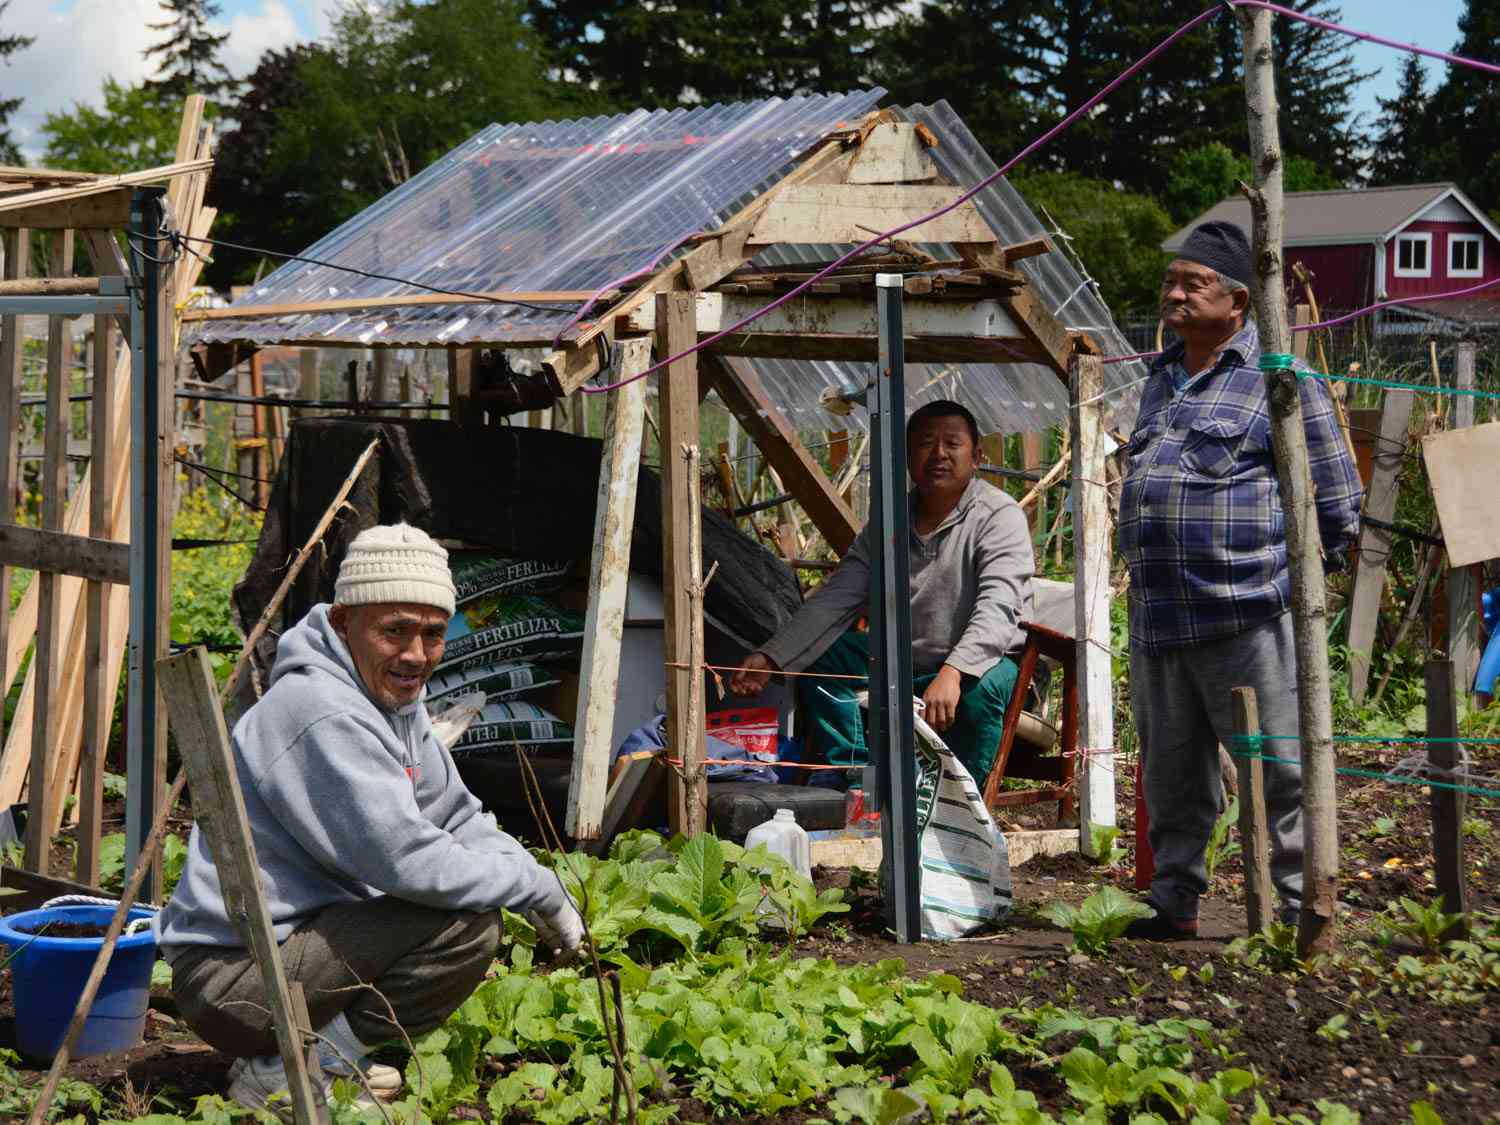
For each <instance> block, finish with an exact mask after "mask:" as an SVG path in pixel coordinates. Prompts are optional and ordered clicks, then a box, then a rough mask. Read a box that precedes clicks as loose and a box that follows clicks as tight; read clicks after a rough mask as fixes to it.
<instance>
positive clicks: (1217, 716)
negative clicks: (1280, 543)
mask: <svg viewBox="0 0 1500 1125" xmlns="http://www.w3.org/2000/svg"><path fill="white" fill-rule="evenodd" d="M1237 687H1248V688H1254V689H1255V697H1256V703H1257V705H1258V706H1259V709H1260V727H1261V733H1262V734H1268V735H1295V734H1296V733H1297V659H1296V653H1295V650H1294V649H1293V647H1292V615H1291V614H1290V613H1284V614H1282V615H1281V616H1280V617H1277V618H1275V619H1274V620H1272V621H1267V622H1265V623H1264V624H1261V625H1256V626H1254V627H1253V628H1250V629H1247V630H1246V631H1245V632H1243V633H1240V634H1238V635H1236V636H1233V637H1230V638H1228V639H1227V640H1222V641H1212V642H1210V643H1208V644H1202V645H1194V646H1192V647H1190V648H1180V649H1172V650H1169V651H1167V652H1163V653H1158V654H1155V655H1152V654H1150V653H1147V652H1145V651H1144V649H1142V648H1141V647H1140V646H1138V645H1132V646H1131V650H1130V706H1131V710H1132V711H1133V712H1134V713H1135V726H1136V730H1137V732H1138V733H1139V735H1140V740H1141V756H1142V766H1143V774H1144V777H1145V788H1146V810H1147V812H1148V813H1149V815H1150V818H1151V829H1150V835H1149V839H1150V841H1151V850H1152V852H1153V853H1154V856H1155V860H1156V874H1155V876H1154V877H1153V878H1152V880H1151V901H1152V903H1153V904H1154V905H1155V906H1156V907H1157V909H1158V910H1159V911H1161V912H1162V913H1163V914H1166V915H1167V916H1168V917H1170V918H1174V919H1178V920H1184V921H1185V920H1188V919H1194V918H1197V917H1198V897H1199V896H1200V895H1202V894H1203V893H1205V892H1206V891H1207V890H1208V873H1207V870H1206V868H1205V866H1204V862H1203V856H1204V852H1205V851H1206V849H1207V847H1208V839H1209V836H1210V834H1211V833H1212V831H1213V826H1214V821H1215V820H1216V819H1218V816H1219V812H1220V806H1221V804H1222V796H1221V794H1222V792H1223V788H1222V784H1223V783H1222V779H1221V777H1220V771H1219V744H1220V743H1221V742H1222V743H1223V744H1224V745H1225V746H1228V747H1230V749H1231V750H1233V749H1234V742H1233V736H1234V719H1233V714H1232V711H1231V706H1230V695H1229V693H1230V691H1231V689H1233V688H1237ZM1266 745H1267V746H1268V747H1269V749H1267V750H1266V755H1267V757H1270V756H1272V755H1274V756H1276V757H1279V758H1286V759H1292V760H1290V761H1286V762H1269V761H1268V762H1263V763H1262V765H1263V766H1264V767H1265V784H1266V820H1267V821H1268V822H1269V828H1270V837H1271V880H1272V882H1274V883H1275V884H1276V889H1277V890H1278V891H1279V892H1280V895H1281V901H1282V906H1283V908H1284V909H1285V908H1287V907H1298V906H1300V905H1301V903H1302V765H1301V762H1300V760H1299V759H1300V757H1301V747H1300V744H1299V743H1297V742H1295V741H1286V742H1280V741H1277V742H1270V743H1267V744H1266Z"/></svg>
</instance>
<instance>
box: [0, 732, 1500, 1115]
mask: <svg viewBox="0 0 1500 1125" xmlns="http://www.w3.org/2000/svg"><path fill="white" fill-rule="evenodd" d="M1475 759H1476V761H1475V767H1474V768H1475V772H1476V774H1479V775H1484V776H1494V775H1496V774H1500V748H1496V747H1493V746H1487V747H1482V748H1479V752H1477V753H1475ZM1340 764H1341V765H1344V766H1353V767H1356V768H1362V769H1378V768H1382V767H1384V768H1389V766H1390V764H1391V763H1390V762H1389V761H1388V760H1385V759H1382V758H1377V757H1375V756H1373V755H1370V754H1359V753H1355V752H1350V753H1341V755H1340ZM1122 782H1123V784H1122V786H1121V792H1120V812H1121V821H1122V828H1123V831H1122V834H1121V838H1120V840H1119V844H1120V845H1121V846H1122V847H1123V849H1124V851H1125V856H1124V858H1123V859H1122V860H1121V862H1120V863H1118V864H1117V865H1115V866H1113V867H1102V866H1098V865H1094V864H1091V863H1089V862H1087V861H1085V860H1084V859H1082V858H1081V857H1079V856H1076V855H1071V856H1064V857H1060V858H1051V859H1049V858H1038V859H1034V860H1032V861H1030V862H1028V863H1027V864H1025V865H1024V866H1022V867H1019V868H1017V869H1016V870H1015V873H1014V875H1015V901H1016V911H1015V913H1014V914H1013V916H1012V918H1011V920H1010V923H1009V924H1008V925H1007V926H1006V927H1005V928H1004V930H1002V931H1001V932H999V933H997V934H994V935H987V936H984V937H981V938H978V939H975V940H971V941H962V942H952V943H933V942H921V943H917V944H913V945H899V944H897V943H896V942H895V941H894V940H892V937H891V935H890V934H889V933H888V932H886V930H885V929H884V921H883V916H882V913H881V910H880V904H879V903H878V901H877V900H876V898H875V896H874V892H873V889H872V888H871V887H870V885H869V884H870V880H869V879H868V878H860V877H858V876H856V877H855V878H854V879H853V880H851V876H850V873H849V872H847V871H836V872H835V871H826V872H825V871H819V872H816V873H815V874H816V876H817V878H816V881H817V882H818V883H819V885H820V886H843V887H846V888H848V894H849V897H850V900H851V903H852V906H853V909H852V910H851V912H850V913H849V914H845V915H841V916H838V917H837V918H835V919H834V920H833V921H834V924H833V925H829V926H826V927H824V928H823V929H821V930H820V931H817V932H815V933H814V934H813V935H811V936H809V937H807V938H804V939H802V940H800V941H798V942H796V943H794V947H793V948H794V952H796V953H797V954H798V955H801V956H817V957H828V958H831V959H833V960H835V961H837V962H840V963H853V962H866V961H875V960H881V959H884V958H890V957H900V958H903V959H904V960H905V961H906V964H907V966H908V969H909V971H910V972H911V973H912V974H913V975H915V976H922V975H925V974H927V973H930V972H939V971H941V972H946V973H951V974H953V975H955V976H957V977H958V978H959V980H960V981H961V982H962V983H963V985H964V994H965V996H967V997H968V998H969V999H971V1000H977V1001H980V1002H983V1003H987V1004H991V1005H994V1006H996V1007H1020V1008H1034V1007H1036V1006H1039V1005H1042V1004H1047V1003H1051V1004H1056V1005H1059V1006H1066V1007H1071V1008H1074V1009H1077V1010H1080V1011H1082V1012H1086V1013H1092V1014H1095V1015H1099V1016H1133V1017H1134V1018H1136V1019H1138V1020H1141V1021H1143V1022H1144V1021H1152V1020H1159V1019H1165V1018H1169V1017H1187V1018H1191V1017H1196V1018H1202V1019H1205V1020H1208V1021H1210V1022H1211V1023H1213V1024H1214V1026H1215V1027H1216V1028H1219V1029H1220V1030H1221V1032H1222V1035H1223V1038H1222V1044H1223V1048H1222V1049H1223V1051H1224V1052H1226V1053H1227V1054H1228V1055H1229V1058H1228V1060H1227V1061H1225V1060H1222V1059H1215V1058H1213V1057H1212V1056H1211V1055H1209V1053H1208V1052H1207V1051H1205V1050H1203V1049H1199V1050H1198V1051H1197V1052H1196V1054H1197V1059H1198V1063H1199V1065H1200V1066H1201V1067H1202V1068H1203V1072H1204V1073H1207V1072H1210V1071H1212V1070H1214V1069H1218V1068H1220V1067H1223V1066H1240V1067H1245V1068H1247V1069H1253V1070H1254V1071H1255V1072H1256V1073H1257V1074H1258V1075H1259V1076H1260V1077H1261V1078H1262V1080H1263V1081H1264V1083H1265V1085H1264V1088H1263V1090H1262V1094H1263V1096H1264V1097H1265V1098H1266V1101H1267V1103H1268V1104H1269V1105H1270V1106H1271V1108H1272V1109H1273V1110H1274V1111H1275V1112H1277V1113H1284V1114H1289V1113H1294V1112H1302V1113H1306V1114H1309V1115H1310V1116H1311V1117H1312V1118H1313V1120H1317V1119H1318V1117H1319V1114H1318V1113H1317V1112H1316V1110H1315V1103H1316V1102H1317V1101H1319V1100H1322V1099H1331V1100H1334V1101H1340V1102H1343V1103H1344V1104H1346V1105H1348V1106H1350V1107H1352V1108H1354V1109H1356V1110H1358V1111H1359V1112H1360V1113H1361V1114H1362V1115H1363V1117H1364V1120H1365V1121H1366V1122H1371V1123H1373V1122H1384V1121H1406V1120H1409V1118H1410V1108H1409V1107H1410V1105H1411V1103H1412V1102H1414V1101H1417V1100H1426V1101H1428V1102H1431V1103H1432V1105H1433V1106H1434V1108H1436V1110H1437V1111H1438V1113H1439V1114H1440V1115H1441V1116H1442V1118H1443V1119H1444V1120H1445V1121H1448V1122H1460V1121H1462V1122H1469V1121H1477V1122H1500V993H1497V992H1490V993H1487V994H1485V995H1484V996H1483V997H1481V999H1480V1000H1479V1001H1477V1002H1473V1003H1466V1004H1456V1005H1445V1004H1442V1003H1439V1002H1438V1001H1437V1000H1435V999H1434V998H1432V997H1431V996H1429V995H1425V994H1423V995H1415V996H1413V995H1393V994H1392V993H1390V992H1389V991H1387V990H1385V989H1378V988H1374V987H1372V984H1371V982H1370V980H1369V979H1368V978H1363V977H1357V976H1355V975H1354V974H1353V973H1352V972H1350V971H1349V970H1347V969H1335V970H1325V971H1323V972H1321V973H1317V974H1310V975H1303V976H1296V977H1294V976H1289V975H1278V974H1274V973H1269V972H1265V971H1262V970H1258V969H1250V968H1246V967H1244V966H1242V965H1241V964H1240V962H1239V961H1238V960H1237V959H1236V958H1234V957H1231V956H1226V954H1225V947H1226V946H1227V944H1228V943H1229V942H1230V941H1231V940H1232V939H1234V938H1235V937H1238V936H1241V935H1243V934H1244V932H1245V916H1244V905H1243V904H1244V890H1243V874H1242V868H1241V866H1240V862H1239V858H1238V856H1237V855H1231V856H1228V857H1226V858H1225V859H1224V860H1223V861H1222V862H1221V863H1220V864H1219V866H1218V870H1217V872H1216V875H1215V879H1214V884H1213V888H1212V891H1211V893H1210V895H1209V896H1208V897H1207V898H1205V899H1204V901H1203V904H1202V914H1201V917H1200V930H1199V935H1198V937H1197V938H1196V939H1195V940H1192V941H1183V942H1174V943H1170V944H1163V943H1149V942H1129V941H1123V940H1122V941H1119V942H1116V943H1115V945H1114V946H1113V948H1112V949H1111V951H1110V953H1109V955H1108V957H1107V958H1102V959H1096V960H1090V959H1087V958H1083V957H1081V956H1079V955H1075V954H1073V953H1072V952H1071V950H1070V948H1069V944H1070V941H1071V935H1070V934H1067V933H1065V932H1063V931H1060V930H1058V929H1057V928H1055V927H1054V926H1052V925H1050V924H1049V923H1047V922H1045V921H1043V920H1042V919H1041V918H1040V915H1039V914H1038V908H1039V907H1040V906H1041V905H1042V904H1044V903H1046V902H1048V901H1052V900H1056V899H1063V900H1066V901H1070V902H1079V901H1081V900H1082V899H1084V898H1086V897H1087V896H1088V895H1089V894H1091V893H1093V892H1094V891H1095V890H1097V889H1098V888H1099V887H1100V886H1101V885H1103V884H1105V883H1113V884H1115V885H1117V886H1119V887H1121V888H1122V889H1125V890H1132V889H1133V878H1132V873H1133V865H1134V859H1133V851H1134V840H1133V827H1134V826H1133V820H1132V811H1133V793H1132V792H1131V787H1130V779H1129V777H1128V775H1127V776H1125V777H1123V778H1122ZM1338 808H1339V830H1340V846H1341V863H1342V867H1343V871H1342V877H1341V882H1340V902H1341V907H1342V909H1341V914H1340V936H1341V939H1345V940H1346V941H1347V939H1351V938H1352V937H1354V936H1355V935H1356V934H1357V933H1359V932H1362V931H1363V932H1368V929H1369V927H1370V924H1371V921H1372V919H1373V918H1374V916H1375V915H1376V914H1378V913H1380V912H1381V911H1383V910H1384V909H1385V908H1386V906H1387V905H1388V904H1390V903H1392V902H1394V901H1395V900H1397V899H1399V898H1401V897H1408V898H1411V899H1414V900H1416V901H1418V902H1421V903H1427V902H1429V901H1431V900H1432V898H1433V897H1434V894H1435V886H1434V875H1433V859H1432V847H1431V836H1430V832H1431V820H1430V816H1429V812H1428V799H1427V794H1426V791H1425V790H1423V789H1422V788H1420V787H1418V786H1411V785H1392V784H1389V783H1383V782H1380V781H1376V780H1373V779H1363V778H1352V777H1348V776H1342V775H1341V776H1340V778H1339V806H1338ZM1022 815H1023V816H1024V817H1025V819H1026V820H1028V821H1036V820H1038V817H1039V815H1044V814H1039V813H1038V812H1037V809H1035V808H1034V809H1031V810H1027V811H1026V812H1025V813H1024V814H1022ZM1466 815H1467V818H1468V825H1469V828H1468V831H1467V832H1466V834H1465V839H1464V848H1465V860H1466V862H1465V868H1466V874H1467V877H1468V892H1469V902H1470V906H1471V908H1473V909H1481V910H1489V911H1495V910H1497V909H1500V830H1497V829H1500V814H1497V811H1496V803H1495V802H1494V801H1492V800H1487V799H1473V800H1471V801H1470V804H1469V808H1468V811H1467V814H1466ZM1028 826H1038V825H1036V824H1030V825H1028ZM175 827H178V826H177V825H175V824H174V828H175ZM181 827H182V828H183V829H184V830H185V828H186V822H184V823H183V824H182V825H181ZM851 882H853V883H854V884H855V885H854V886H852V887H851V885H850V884H851ZM768 940H774V939H768ZM1376 983H1378V982H1376ZM1372 992H1373V993H1376V994H1375V995H1374V996H1373V997H1372V995H1371V993H1372ZM1338 1015H1342V1016H1344V1017H1346V1021H1347V1022H1345V1023H1344V1025H1343V1027H1342V1031H1343V1032H1344V1033H1345V1035H1346V1036H1347V1037H1346V1038H1342V1039H1340V1038H1338V1037H1337V1036H1336V1035H1333V1036H1331V1037H1330V1036H1325V1035H1319V1034H1318V1031H1319V1029H1320V1028H1327V1026H1328V1024H1329V1021H1330V1020H1331V1019H1332V1018H1333V1017H1334V1016H1338ZM14 1035H15V1024H14V1008H13V1005H12V1002H11V996H10V981H9V973H8V972H0V1047H9V1046H13V1045H14V1042H15V1038H14ZM1417 1041H1420V1047H1416V1043H1417ZM1052 1046H1053V1047H1055V1052H1056V1053H1057V1054H1061V1053H1063V1052H1065V1051H1066V1050H1067V1049H1068V1048H1069V1047H1071V1046H1072V1043H1071V1042H1070V1041H1069V1040H1067V1039H1065V1038H1060V1039H1058V1040H1054V1041H1053V1043H1052ZM230 1061H231V1060H230V1059H229V1058H228V1057H226V1056H223V1055H220V1054H218V1053H217V1052H215V1051H213V1050H212V1049H211V1048H209V1047H207V1046H206V1045H205V1044H203V1043H202V1042H201V1041H199V1040H198V1039H197V1038H196V1037H195V1036H194V1035H193V1034H192V1032H191V1031H190V1030H188V1029H187V1028H186V1026H185V1025H183V1024H182V1023H180V1022H179V1021H178V1019H177V1018H176V1009H175V1006H174V1005H173V1002H172V999H171V996H170V995H169V994H167V993H165V992H163V991H161V990H156V991H155V992H153V995H152V1000H151V1012H150V1018H149V1019H148V1021H147V1025H146V1033H145V1042H144V1043H143V1045H142V1046H140V1047H137V1048H134V1049H133V1050H131V1051H128V1052H124V1053H121V1054H115V1055H107V1056H102V1057H98V1058H90V1059H81V1060H77V1061H75V1062H74V1063H73V1064H72V1065H71V1066H69V1068H68V1071H67V1073H68V1075H69V1076H70V1077H73V1078H78V1079H82V1080H85V1081H87V1082H90V1083H93V1084H94V1085H96V1086H99V1087H100V1088H102V1089H103V1090H104V1091H105V1094H106V1097H107V1098H108V1099H109V1100H110V1103H111V1104H112V1107H113V1108H112V1111H111V1112H112V1114H113V1115H115V1116H134V1115H137V1114H144V1113H147V1112H163V1111H165V1110H167V1109H168V1108H169V1106H175V1107H178V1108H179V1109H180V1110H181V1111H183V1112H186V1111H189V1110H190V1108H191V1106H192V1103H193V1100H194V1099H195V1098H196V1097H197V1096H198V1095H200V1094H204V1093H211V1092H221V1091H222V1090H223V1089H224V1088H225V1086H226V1085H227V1077H226V1075H227V1071H228V1068H229V1064H230ZM397 1061H399V1060H397ZM45 1069H46V1068H45V1066H38V1065H36V1064H34V1063H31V1062H29V1061H28V1062H23V1063H22V1064H21V1066H20V1067H19V1070H20V1071H21V1073H22V1075H23V1076H24V1078H25V1080H28V1081H39V1080H40V1078H41V1077H42V1075H43V1074H44V1073H45ZM1011 1069H1012V1072H1013V1073H1014V1075H1015V1078H1016V1081H1017V1083H1018V1085H1020V1086H1021V1087H1022V1088H1023V1089H1028V1090H1030V1091H1031V1092H1032V1093H1034V1094H1035V1095H1036V1096H1037V1098H1038V1099H1039V1100H1040V1102H1041V1104H1042V1106H1043V1108H1044V1109H1047V1110H1048V1111H1049V1112H1053V1113H1056V1112H1057V1111H1058V1110H1059V1109H1060V1108H1062V1107H1063V1106H1064V1105H1067V1104H1068V1098H1067V1096H1066V1091H1065V1089H1064V1088H1063V1086H1062V1083H1061V1080H1060V1078H1059V1077H1058V1075H1057V1073H1056V1072H1055V1071H1051V1070H1043V1069H1040V1068H1027V1067H1019V1066H1013V1067H1012V1068H1011ZM153 1098H157V1099H159V1100H157V1101H156V1102H155V1103H154V1104H153V1101H152V1099H153ZM675 1104H676V1107H677V1109H678V1112H679V1114H680V1117H681V1119H682V1120H684V1121H708V1120H711V1119H712V1120H715V1121H719V1122H730V1121H742V1122H746V1123H749V1122H768V1121H772V1120H774V1121H778V1122H803V1121H807V1120H810V1119H815V1118H819V1117H825V1116H826V1115H827V1111H826V1108H825V1107H823V1106H820V1105H816V1104H815V1105H808V1106H804V1107H801V1108H800V1109H797V1110H794V1111H786V1112H783V1113H780V1114H778V1115H777V1116H775V1117H774V1118H771V1117H761V1116H749V1117H744V1118H724V1117H714V1115H713V1112H712V1110H711V1108H710V1107H708V1106H706V1105H703V1104H701V1103H698V1102H696V1101H694V1100H692V1099H686V1100H678V1101H677V1102H676V1103H675ZM131 1107H135V1108H133V1109H131ZM125 1109H130V1112H129V1113H123V1112H121V1111H122V1110H125ZM487 1114H488V1110H487V1109H486V1110H483V1111H481V1114H480V1116H481V1117H484V1116H486V1115H487Z"/></svg>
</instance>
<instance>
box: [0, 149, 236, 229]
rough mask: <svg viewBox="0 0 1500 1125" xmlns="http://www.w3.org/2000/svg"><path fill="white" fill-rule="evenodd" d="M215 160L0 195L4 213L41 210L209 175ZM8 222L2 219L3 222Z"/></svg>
mask: <svg viewBox="0 0 1500 1125" xmlns="http://www.w3.org/2000/svg"><path fill="white" fill-rule="evenodd" d="M213 164H214V162H213V160H211V159H203V160H187V161H181V162H179V163H176V164H163V165H161V166H160V167H156V168H146V169H143V170H142V171H139V172H126V173H123V174H121V175H118V176H102V177H100V178H99V179H97V180H84V181H80V182H79V183H76V184H70V185H69V186H67V187H59V188H52V189H50V190H48V191H33V192H27V193H25V194H18V195H15V196H0V214H6V213H9V212H12V211H21V210H25V209H26V208H28V207H40V206H42V205H43V204H53V203H65V202H70V201H72V200H75V199H86V198H88V197H89V196H91V195H102V194H103V193H105V192H109V191H113V190H114V189H115V188H121V187H137V186H139V185H141V184H156V183H160V182H161V181H162V180H170V179H172V178H173V177H174V176H183V175H187V174H188V173H191V172H206V171H208V170H209V169H210V168H212V167H213ZM3 222H4V220H3V219H0V223H3ZM110 225H112V226H124V225H125V224H124V223H113V224H110Z"/></svg>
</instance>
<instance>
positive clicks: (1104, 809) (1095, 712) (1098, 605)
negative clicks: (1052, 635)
mask: <svg viewBox="0 0 1500 1125" xmlns="http://www.w3.org/2000/svg"><path fill="white" fill-rule="evenodd" d="M1070 366H1071V372H1070V373H1071V375H1072V379H1071V384H1072V386H1071V392H1072V399H1073V405H1072V409H1071V410H1070V411H1069V420H1070V422H1071V431H1072V445H1073V484H1072V497H1073V573H1074V574H1075V575H1076V577H1075V579H1074V587H1073V614H1074V629H1073V636H1074V638H1075V642H1076V644H1077V646H1078V647H1077V651H1078V656H1077V665H1078V731H1079V738H1078V741H1079V746H1080V748H1081V749H1083V750H1084V751H1086V755H1085V757H1084V759H1083V761H1082V762H1080V763H1078V764H1077V767H1076V769H1075V772H1074V777H1075V778H1076V779H1077V786H1078V796H1079V807H1078V841H1079V848H1080V850H1081V851H1082V852H1083V853H1084V854H1085V855H1088V856H1092V857H1094V858H1097V856H1095V849H1094V839H1093V833H1092V832H1091V831H1089V828H1090V826H1091V825H1096V824H1097V825H1100V826H1103V827H1111V826H1113V825H1114V823H1115V755H1114V746H1115V717H1114V694H1113V682H1112V677H1111V675H1110V622H1109V594H1110V590H1109V560H1110V527H1109V492H1108V489H1106V488H1105V485H1104V458H1105V437H1104V401H1103V398H1102V395H1103V391H1104V362H1103V360H1102V358H1101V357H1100V356H1097V355H1088V354H1085V353H1081V352H1075V353H1074V354H1073V359H1072V362H1071V364H1070Z"/></svg>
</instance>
